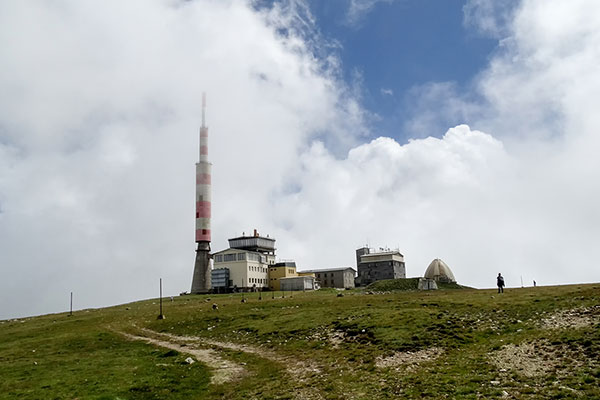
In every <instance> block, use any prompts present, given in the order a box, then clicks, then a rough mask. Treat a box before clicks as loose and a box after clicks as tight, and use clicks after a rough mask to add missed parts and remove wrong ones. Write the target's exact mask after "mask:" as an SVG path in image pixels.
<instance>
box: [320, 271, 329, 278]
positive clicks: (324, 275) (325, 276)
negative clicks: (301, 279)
mask: <svg viewBox="0 0 600 400" xmlns="http://www.w3.org/2000/svg"><path fill="white" fill-rule="evenodd" d="M329 275H330V276H331V277H332V278H333V272H331V273H330V274H329ZM320 277H321V274H320V273H319V274H317V278H320ZM323 278H327V272H324V273H323Z"/></svg>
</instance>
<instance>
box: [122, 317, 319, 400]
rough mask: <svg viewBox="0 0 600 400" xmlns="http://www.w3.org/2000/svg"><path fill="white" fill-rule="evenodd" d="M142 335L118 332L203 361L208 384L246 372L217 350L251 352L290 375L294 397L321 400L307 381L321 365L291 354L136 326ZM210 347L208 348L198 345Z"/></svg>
mask: <svg viewBox="0 0 600 400" xmlns="http://www.w3.org/2000/svg"><path fill="white" fill-rule="evenodd" d="M136 328H137V329H139V330H140V331H141V332H142V333H143V334H144V336H138V335H132V334H129V333H125V332H118V333H120V334H121V335H124V336H125V337H127V338H129V339H131V340H141V341H145V342H146V343H149V344H152V345H155V346H160V347H164V348H167V349H172V350H176V351H178V352H180V353H183V354H189V355H191V356H193V357H195V358H196V359H197V360H198V361H200V362H202V363H204V364H206V365H207V366H208V367H209V368H211V369H213V370H214V375H213V378H212V380H211V382H212V383H217V384H218V383H224V382H228V381H232V380H235V379H239V377H241V376H243V375H244V374H246V373H247V371H246V369H245V368H244V367H243V366H241V365H237V364H235V363H232V362H231V361H228V360H226V359H224V358H223V357H221V356H220V355H219V354H218V353H219V352H218V350H220V349H221V350H222V349H228V350H234V351H241V352H244V353H248V354H253V355H256V356H258V357H261V358H263V359H266V360H269V361H273V362H276V363H278V364H280V365H281V367H282V368H284V369H285V370H286V372H287V373H289V374H290V375H291V376H292V377H293V382H294V384H295V386H296V387H295V388H294V389H292V392H291V393H290V394H291V395H292V397H293V398H295V399H315V400H320V399H323V397H322V396H321V394H320V393H319V392H318V391H317V390H316V389H314V388H313V387H312V386H311V385H310V384H308V385H307V383H308V382H309V380H310V379H311V378H313V377H314V376H316V375H317V374H319V373H320V372H321V368H320V367H319V366H318V365H317V364H316V363H314V362H307V361H303V360H298V359H297V358H294V357H291V356H282V355H280V354H277V353H275V352H273V351H271V350H269V349H265V348H262V347H259V346H251V345H247V344H239V343H232V342H222V341H217V340H212V339H205V338H201V337H197V336H178V335H173V334H171V333H162V332H156V331H153V330H151V329H147V328H139V327H136ZM196 346H200V347H206V346H210V347H212V348H198V347H196Z"/></svg>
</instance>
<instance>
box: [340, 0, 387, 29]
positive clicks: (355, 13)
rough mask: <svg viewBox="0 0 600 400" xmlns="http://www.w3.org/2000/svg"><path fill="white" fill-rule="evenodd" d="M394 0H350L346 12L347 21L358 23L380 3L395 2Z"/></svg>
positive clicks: (353, 23)
mask: <svg viewBox="0 0 600 400" xmlns="http://www.w3.org/2000/svg"><path fill="white" fill-rule="evenodd" d="M393 2H394V0H350V4H349V6H348V11H347V12H346V23H347V24H349V25H358V24H359V23H360V22H361V21H362V20H363V18H364V17H365V15H367V14H368V13H369V12H370V11H371V10H372V9H373V8H374V7H375V6H376V5H377V4H378V3H388V4H389V3H393Z"/></svg>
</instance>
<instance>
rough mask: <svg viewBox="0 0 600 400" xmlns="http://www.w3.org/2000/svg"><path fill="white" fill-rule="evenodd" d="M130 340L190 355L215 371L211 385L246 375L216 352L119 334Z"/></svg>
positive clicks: (241, 369) (239, 366)
mask: <svg viewBox="0 0 600 400" xmlns="http://www.w3.org/2000/svg"><path fill="white" fill-rule="evenodd" d="M119 333H120V334H121V335H123V336H125V337H126V338H128V339H130V340H141V341H144V342H146V343H149V344H152V345H154V346H159V347H164V348H166V349H170V350H175V351H178V352H180V353H183V354H188V355H190V356H193V357H195V358H196V360H198V361H200V362H202V363H204V364H206V365H208V367H209V368H211V369H212V370H213V375H212V378H211V383H214V384H220V383H225V382H229V381H232V380H234V379H237V378H239V377H240V376H243V375H244V374H245V372H246V371H245V369H244V367H242V366H241V365H237V364H235V363H232V362H231V361H229V360H226V359H224V358H222V357H221V356H219V354H217V352H216V351H215V350H212V349H198V348H192V347H189V346H182V345H180V344H177V343H174V342H171V341H166V340H159V339H154V338H150V337H147V336H137V335H132V334H129V333H125V332H119Z"/></svg>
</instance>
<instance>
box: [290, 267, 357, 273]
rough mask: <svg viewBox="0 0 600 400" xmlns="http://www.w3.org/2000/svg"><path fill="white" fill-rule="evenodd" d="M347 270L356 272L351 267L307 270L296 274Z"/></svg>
mask: <svg viewBox="0 0 600 400" xmlns="http://www.w3.org/2000/svg"><path fill="white" fill-rule="evenodd" d="M347 269H351V270H352V271H354V272H356V270H355V269H354V268H352V267H335V268H323V269H307V270H305V271H298V273H299V274H300V273H302V272H312V273H315V272H331V271H345V270H347Z"/></svg>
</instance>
